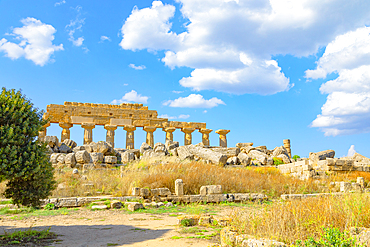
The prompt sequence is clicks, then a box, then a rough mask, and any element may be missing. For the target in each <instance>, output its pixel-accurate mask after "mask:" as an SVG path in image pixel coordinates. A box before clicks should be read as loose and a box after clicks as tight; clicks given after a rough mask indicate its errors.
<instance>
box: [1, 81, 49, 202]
mask: <svg viewBox="0 0 370 247" xmlns="http://www.w3.org/2000/svg"><path fill="white" fill-rule="evenodd" d="M45 123H46V121H45V120H42V112H40V111H38V109H36V108H34V107H33V104H32V103H31V102H30V100H28V99H26V97H25V96H24V95H22V93H21V92H20V91H17V92H16V91H15V90H14V89H12V90H9V91H8V90H6V88H2V91H1V94H0V181H7V184H6V190H5V192H4V195H5V197H7V198H12V199H13V202H14V203H16V204H22V205H24V206H39V205H40V199H44V198H47V197H48V196H49V195H50V194H51V192H52V190H53V189H54V188H55V181H54V179H53V168H52V166H51V164H50V162H49V158H48V156H47V154H46V152H47V149H46V144H45V143H41V142H39V141H37V140H36V137H37V136H38V133H39V131H40V130H41V129H42V126H43V125H44V124H45Z"/></svg>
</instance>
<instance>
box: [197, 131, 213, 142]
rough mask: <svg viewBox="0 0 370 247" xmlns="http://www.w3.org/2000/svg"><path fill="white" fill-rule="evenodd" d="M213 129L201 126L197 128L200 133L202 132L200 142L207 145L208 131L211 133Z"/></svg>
mask: <svg viewBox="0 0 370 247" xmlns="http://www.w3.org/2000/svg"><path fill="white" fill-rule="evenodd" d="M212 131H213V130H211V129H205V128H202V129H200V130H199V132H200V133H202V143H203V145H204V146H209V133H211V132H212Z"/></svg>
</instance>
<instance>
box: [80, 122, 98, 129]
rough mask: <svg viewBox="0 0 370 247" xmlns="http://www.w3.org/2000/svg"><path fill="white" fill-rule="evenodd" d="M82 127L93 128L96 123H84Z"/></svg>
mask: <svg viewBox="0 0 370 247" xmlns="http://www.w3.org/2000/svg"><path fill="white" fill-rule="evenodd" d="M81 127H82V128H84V129H93V128H95V124H94V123H82V124H81Z"/></svg>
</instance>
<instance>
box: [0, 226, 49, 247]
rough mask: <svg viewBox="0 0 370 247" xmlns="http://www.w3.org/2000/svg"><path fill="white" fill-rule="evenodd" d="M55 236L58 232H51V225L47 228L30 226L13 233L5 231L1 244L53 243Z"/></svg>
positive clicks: (37, 244)
mask: <svg viewBox="0 0 370 247" xmlns="http://www.w3.org/2000/svg"><path fill="white" fill-rule="evenodd" d="M4 232H5V231H4ZM55 238H56V234H55V233H53V232H50V227H49V228H48V229H45V230H33V229H32V228H30V229H28V230H25V231H15V232H12V233H7V232H5V234H4V235H0V246H8V245H19V244H21V245H25V244H34V245H36V246H45V245H48V244H50V243H52V242H53V239H55Z"/></svg>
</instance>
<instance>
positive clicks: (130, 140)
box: [123, 125, 136, 149]
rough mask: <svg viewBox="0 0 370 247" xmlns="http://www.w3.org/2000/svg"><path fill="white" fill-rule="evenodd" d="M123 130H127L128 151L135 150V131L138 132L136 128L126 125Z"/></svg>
mask: <svg viewBox="0 0 370 247" xmlns="http://www.w3.org/2000/svg"><path fill="white" fill-rule="evenodd" d="M123 129H124V130H126V149H134V148H135V140H134V131H135V130H136V127H135V126H133V125H125V126H124V127H123Z"/></svg>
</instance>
